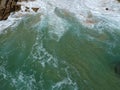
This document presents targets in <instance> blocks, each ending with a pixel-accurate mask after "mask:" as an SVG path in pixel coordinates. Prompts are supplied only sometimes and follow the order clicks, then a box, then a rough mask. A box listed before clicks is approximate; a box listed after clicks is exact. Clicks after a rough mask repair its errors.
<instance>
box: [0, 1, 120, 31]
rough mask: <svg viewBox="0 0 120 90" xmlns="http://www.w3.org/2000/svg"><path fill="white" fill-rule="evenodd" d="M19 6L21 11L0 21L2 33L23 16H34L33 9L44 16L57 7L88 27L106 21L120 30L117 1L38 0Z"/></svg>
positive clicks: (119, 14) (119, 8) (119, 12)
mask: <svg viewBox="0 0 120 90" xmlns="http://www.w3.org/2000/svg"><path fill="white" fill-rule="evenodd" d="M18 4H21V5H22V6H21V7H22V9H21V11H19V12H17V13H15V14H14V15H11V16H9V18H8V19H7V20H5V21H0V27H1V28H0V31H1V30H4V29H6V28H7V27H9V26H11V25H13V24H14V23H15V22H16V21H17V20H18V21H19V19H21V17H22V16H24V15H26V14H34V13H35V12H34V11H33V10H32V9H31V8H32V7H36V8H40V9H39V10H38V13H43V14H44V15H47V14H48V15H50V14H52V13H53V11H54V9H55V7H59V8H62V9H66V10H68V11H69V12H71V13H74V14H75V15H76V18H78V20H80V21H81V23H82V24H83V25H85V26H88V27H94V25H96V24H97V23H100V22H101V21H102V20H103V19H106V20H108V21H107V22H111V23H112V24H114V25H115V27H117V28H120V24H119V22H120V3H118V2H117V1H116V0H36V1H33V2H19V3H18ZM26 7H29V8H30V11H29V12H25V8H26ZM106 8H108V10H106ZM98 18H99V19H98ZM96 19H97V21H96ZM6 23H7V24H6ZM109 24H110V23H109ZM60 33H61V32H60Z"/></svg>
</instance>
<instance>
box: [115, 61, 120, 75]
mask: <svg viewBox="0 0 120 90" xmlns="http://www.w3.org/2000/svg"><path fill="white" fill-rule="evenodd" d="M114 71H115V73H116V74H118V75H120V63H117V64H116V65H115V67H114Z"/></svg>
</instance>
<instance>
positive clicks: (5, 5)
mask: <svg viewBox="0 0 120 90" xmlns="http://www.w3.org/2000/svg"><path fill="white" fill-rule="evenodd" d="M21 1H31V0H0V20H6V19H7V18H8V16H9V15H10V13H11V12H16V11H19V10H20V9H21V5H17V2H21Z"/></svg>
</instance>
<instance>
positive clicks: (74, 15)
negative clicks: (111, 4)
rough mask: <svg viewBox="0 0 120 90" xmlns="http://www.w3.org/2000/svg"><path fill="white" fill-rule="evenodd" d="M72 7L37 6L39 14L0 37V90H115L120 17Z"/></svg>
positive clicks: (119, 81) (54, 2)
mask: <svg viewBox="0 0 120 90" xmlns="http://www.w3.org/2000/svg"><path fill="white" fill-rule="evenodd" d="M73 1H74V2H72V0H69V1H67V0H61V1H59V0H48V1H42V0H41V2H44V4H42V5H43V6H45V5H46V7H47V8H45V7H43V12H41V13H38V14H33V15H27V16H26V17H23V18H22V19H21V20H19V23H18V24H17V25H15V26H9V27H7V28H6V29H5V30H3V31H2V33H1V34H0V90H120V77H119V75H117V74H116V73H115V71H114V67H115V65H116V63H119V62H120V26H119V24H118V22H119V20H120V19H119V18H120V17H116V16H114V15H113V14H110V13H112V12H110V13H109V12H108V13H109V14H108V13H107V12H106V13H104V14H105V15H102V14H101V13H100V10H96V11H94V10H93V9H92V8H94V7H96V8H97V1H100V0H93V1H95V2H96V4H95V3H94V5H96V6H94V7H89V8H84V5H83V4H81V2H83V0H73ZM79 1H80V2H79ZM85 1H86V2H85ZM85 1H84V4H85V5H86V6H87V5H88V4H89V5H90V4H91V3H90V2H89V0H85ZM87 2H88V3H87ZM79 4H80V7H78V6H79ZM42 5H41V6H42ZM75 6H76V7H75ZM99 7H100V6H99ZM77 8H78V9H77ZM68 9H69V10H68ZM82 9H84V10H82ZM98 9H99V8H98ZM75 10H76V11H75ZM79 10H81V12H82V14H83V15H85V16H78V14H79V13H80V14H81V12H80V11H79ZM89 10H93V11H89ZM98 11H99V13H98ZM116 11H117V10H116ZM101 12H103V11H102V10H101ZM80 14H79V15H80ZM115 15H117V14H115ZM118 16H119V15H118ZM78 17H80V18H78ZM85 17H86V18H87V17H88V19H89V20H90V21H89V20H88V21H87V20H86V18H85ZM115 17H116V18H115ZM113 18H114V19H113Z"/></svg>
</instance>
